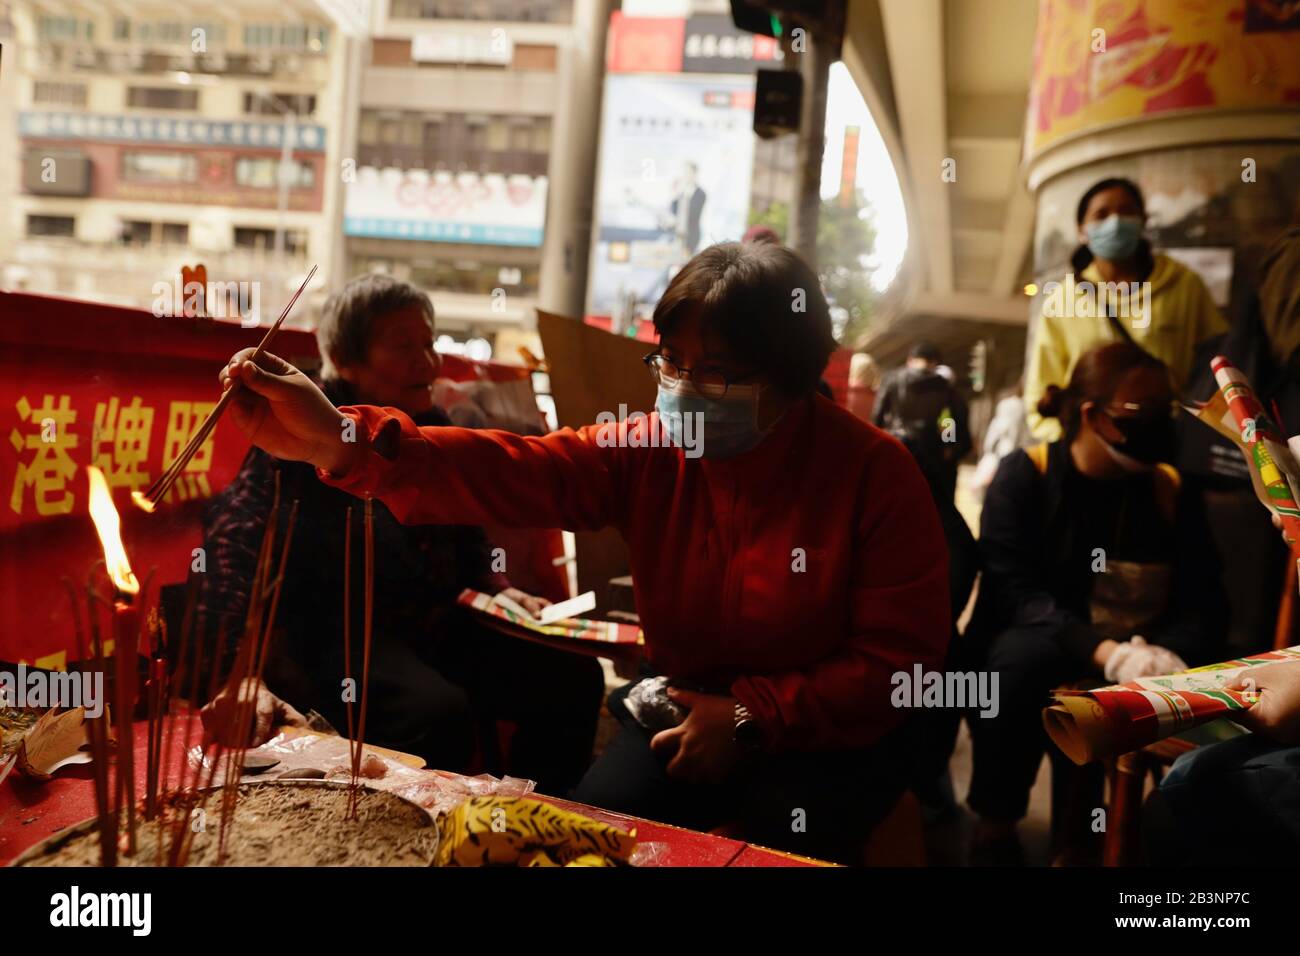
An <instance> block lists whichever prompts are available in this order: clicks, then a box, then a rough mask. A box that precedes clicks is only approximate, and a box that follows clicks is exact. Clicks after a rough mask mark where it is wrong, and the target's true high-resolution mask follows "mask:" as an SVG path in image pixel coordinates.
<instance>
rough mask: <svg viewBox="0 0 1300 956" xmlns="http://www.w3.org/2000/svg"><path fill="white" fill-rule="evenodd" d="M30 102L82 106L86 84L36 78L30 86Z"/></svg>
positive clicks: (84, 99)
mask: <svg viewBox="0 0 1300 956" xmlns="http://www.w3.org/2000/svg"><path fill="white" fill-rule="evenodd" d="M32 102H34V103H46V104H50V105H56V106H78V107H84V106H85V105H86V84H85V83H55V82H52V81H50V80H37V81H36V83H35V85H34V86H33V87H32Z"/></svg>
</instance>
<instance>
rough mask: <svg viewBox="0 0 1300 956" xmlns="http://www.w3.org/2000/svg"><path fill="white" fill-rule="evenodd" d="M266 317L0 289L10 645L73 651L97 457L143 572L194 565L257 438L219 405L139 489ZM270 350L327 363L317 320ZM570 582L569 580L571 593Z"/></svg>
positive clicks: (71, 656) (1, 593) (90, 563)
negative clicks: (140, 497) (160, 311)
mask: <svg viewBox="0 0 1300 956" xmlns="http://www.w3.org/2000/svg"><path fill="white" fill-rule="evenodd" d="M264 333H265V329H262V328H250V329H244V328H240V327H239V326H238V325H236V324H231V323H226V322H218V321H212V320H205V319H189V318H179V317H178V318H170V317H158V316H154V315H151V314H150V313H148V312H144V311H139V310H134V309H123V308H116V307H112V306H101V305H94V304H90V303H85V302H75V301H71V300H66V299H55V298H48V297H44V296H32V295H20V294H14V293H0V432H2V435H0V438H2V439H3V440H0V661H9V662H15V661H27V662H30V663H34V664H37V665H39V666H44V667H50V668H54V669H58V668H61V667H62V666H64V664H65V663H66V662H67V661H69V660H75V659H76V658H77V642H76V635H75V631H74V624H73V618H72V599H71V597H70V596H69V594H68V589H67V586H66V584H65V583H64V581H65V578H66V579H68V580H70V581H71V582H72V584H73V585H74V587H75V590H76V593H77V595H78V600H79V601H80V602H81V608H82V609H81V611H80V613H81V614H82V615H83V620H84V608H85V593H86V583H87V579H88V576H91V577H93V581H94V585H95V587H96V588H97V589H98V590H99V591H100V593H103V594H106V592H107V590H108V586H107V582H106V579H105V576H104V573H103V570H102V568H101V569H96V568H95V565H96V562H98V561H99V560H100V559H101V558H102V557H103V554H102V551H101V549H100V545H99V540H98V538H97V537H96V535H95V530H94V527H93V526H92V524H91V521H90V516H89V512H88V509H87V478H86V466H87V465H92V464H93V465H97V466H98V467H99V468H101V469H102V470H103V472H104V475H105V477H106V478H107V480H108V482H109V486H110V488H111V489H112V491H113V501H114V504H115V505H116V506H117V509H118V512H119V513H120V514H121V516H122V539H123V543H124V545H125V547H126V551H127V554H128V556H129V557H130V560H131V565H132V568H133V570H134V571H135V574H136V577H137V578H138V579H139V580H140V581H141V583H142V584H143V583H144V582H145V579H146V578H147V577H149V576H150V575H152V581H151V583H150V585H149V591H148V593H147V594H146V595H145V598H144V600H145V605H144V606H145V607H152V606H153V605H154V604H155V603H156V601H157V589H158V587H159V586H160V585H162V584H170V583H175V582H180V581H183V580H185V578H186V576H187V574H188V572H189V569H190V566H191V562H193V561H194V560H195V553H194V549H196V548H198V547H199V545H200V543H201V527H202V514H203V509H204V507H205V505H206V503H207V500H208V499H209V498H210V497H211V496H212V495H214V494H216V493H217V492H219V491H220V490H221V489H222V488H223V487H224V486H225V484H226V483H227V482H228V481H230V479H231V478H232V477H234V475H235V474H236V472H237V471H238V470H239V465H240V463H241V462H242V460H243V458H244V455H245V453H246V452H247V451H248V442H247V441H246V440H245V438H244V437H243V435H241V434H240V432H239V430H238V429H237V428H236V427H235V426H234V424H233V423H232V422H231V421H230V419H229V418H228V417H223V418H222V420H221V421H220V422H219V423H218V425H217V427H216V429H215V430H214V431H213V433H212V435H211V436H210V437H209V438H208V440H207V442H205V443H204V445H203V447H202V448H201V449H200V451H199V452H198V454H197V455H195V457H194V458H193V460H191V461H190V463H189V465H188V467H187V468H186V470H185V472H184V474H183V475H182V477H181V478H180V479H179V480H178V481H177V483H176V486H175V487H174V488H173V490H172V492H171V493H170V494H169V496H168V497H167V498H166V499H165V500H164V501H163V502H162V503H160V505H159V507H158V510H157V511H156V512H155V513H154V514H146V513H145V512H143V511H141V510H139V509H138V508H137V507H136V506H135V505H134V504H132V502H131V497H130V493H131V492H132V491H134V490H139V491H143V490H144V489H146V488H148V487H149V485H150V484H151V483H152V482H153V480H154V479H155V478H156V477H158V475H159V474H161V473H162V471H163V469H164V468H165V467H166V466H167V465H168V464H170V463H171V462H172V460H173V459H174V458H175V457H176V455H177V453H178V452H179V451H180V449H181V448H183V447H184V446H185V444H186V442H187V441H188V440H189V438H190V437H191V435H192V434H193V433H194V432H195V431H196V430H197V429H198V427H199V426H200V424H201V423H202V422H203V419H204V417H205V416H206V415H207V413H208V412H209V411H210V410H211V408H212V406H213V405H214V404H215V403H216V401H217V399H218V398H219V397H220V394H221V392H220V386H219V385H218V384H217V374H218V372H219V371H220V370H221V368H222V366H223V365H224V364H225V362H226V361H227V360H228V359H229V358H230V356H231V355H232V354H234V353H235V352H236V351H238V350H239V349H241V348H244V347H246V346H252V345H256V344H257V342H258V341H259V340H260V339H261V337H262V335H263V334H264ZM274 350H275V352H276V354H278V355H281V356H283V357H284V358H286V359H288V360H289V361H290V362H293V363H294V364H299V365H302V366H305V367H307V368H313V367H315V365H316V364H317V351H316V341H315V338H314V336H312V335H311V334H310V333H307V332H301V331H292V330H282V331H281V332H280V334H279V335H278V336H277V338H276V341H275V349H274ZM443 374H444V375H445V376H446V377H448V378H452V379H460V380H464V379H468V378H487V379H491V380H495V381H502V380H513V379H519V378H521V377H527V375H528V372H527V370H526V369H523V368H519V367H513V366H502V365H496V364H494V363H471V362H468V361H467V360H465V359H460V358H457V357H456V356H445V357H444V366H443ZM561 596H563V595H561Z"/></svg>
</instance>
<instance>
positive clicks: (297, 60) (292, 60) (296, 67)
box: [281, 53, 302, 76]
mask: <svg viewBox="0 0 1300 956" xmlns="http://www.w3.org/2000/svg"><path fill="white" fill-rule="evenodd" d="M281 65H282V67H283V68H284V72H286V73H291V74H293V75H295V76H296V75H297V74H299V73H301V72H302V57H300V56H298V54H296V53H291V54H289V55H288V56H286V57H285V58H284V59H283V60H282V61H281Z"/></svg>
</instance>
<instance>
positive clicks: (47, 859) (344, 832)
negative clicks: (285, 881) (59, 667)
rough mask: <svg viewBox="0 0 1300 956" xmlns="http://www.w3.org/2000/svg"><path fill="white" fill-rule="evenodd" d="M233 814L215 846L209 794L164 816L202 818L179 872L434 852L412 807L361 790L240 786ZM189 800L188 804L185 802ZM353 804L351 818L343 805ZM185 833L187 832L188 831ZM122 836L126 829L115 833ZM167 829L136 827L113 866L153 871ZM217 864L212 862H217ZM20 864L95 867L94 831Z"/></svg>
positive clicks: (415, 861)
mask: <svg viewBox="0 0 1300 956" xmlns="http://www.w3.org/2000/svg"><path fill="white" fill-rule="evenodd" d="M239 789H240V793H239V799H238V801H237V802H235V804H234V816H233V819H232V820H231V821H230V825H228V826H227V827H226V830H227V833H226V838H225V847H224V850H223V849H222V848H221V846H220V843H221V841H220V839H219V832H220V829H221V827H220V824H221V820H220V816H221V813H222V811H223V807H224V806H225V804H224V803H223V801H222V800H220V799H219V797H220V793H219V792H218V793H214V794H213V797H214V799H210V800H208V801H207V806H206V808H205V809H204V810H203V813H204V814H206V819H204V817H203V816H202V815H200V816H195V814H194V809H197V808H191V807H190V806H189V802H180V803H178V805H177V806H175V807H172V808H171V809H170V813H171V814H184V815H188V816H190V817H191V819H192V820H196V819H204V823H203V825H202V828H201V829H200V830H199V832H192V833H191V834H190V836H191V838H192V843H191V845H190V851H189V858H188V860H187V862H186V865H187V866H218V865H219V866H258V867H266V866H276V867H279V866H306V867H315V866H431V865H432V864H433V861H434V858H435V855H436V853H437V849H438V828H437V827H436V826H435V825H434V823H433V819H432V818H431V817H430V816H429V814H428V813H427V812H425V811H424V810H423V809H421V808H420V807H418V806H416V805H415V804H413V803H411V802H410V801H408V800H404V799H402V798H401V797H398V796H396V795H394V794H392V793H387V792H384V791H380V790H371V789H368V788H365V787H362V788H359V789H356V790H354V788H352V787H350V786H347V785H322V784H317V783H310V784H307V783H298V784H289V783H266V784H245V785H243V786H241V787H240V788H239ZM190 802H192V801H190ZM353 803H355V818H351V817H350V813H349V811H350V807H351V805H352V804H353ZM190 829H192V827H191V828H190ZM120 832H121V835H122V836H123V837H125V835H126V828H125V827H123V828H122V830H121V831H120ZM160 836H161V839H162V840H163V847H162V849H163V851H164V852H163V856H164V858H165V856H166V850H167V848H168V846H169V842H168V841H169V838H170V826H168V825H165V826H161V827H160V826H157V825H155V824H150V823H144V824H141V825H140V826H139V827H138V828H137V831H136V840H137V850H136V852H135V854H133V855H131V856H127V855H125V854H123V853H119V854H118V857H117V865H118V866H137V867H138V866H154V865H155V864H156V861H157V859H158V856H159V846H158V841H159V839H160ZM218 858H220V862H219V863H218ZM17 865H20V866H99V865H100V845H99V833H98V830H97V829H96V828H95V827H94V826H93V825H92V824H91V823H89V822H88V823H84V824H81V825H79V826H77V827H74V828H72V829H70V830H68V831H65V832H64V833H62V834H59V835H56V836H55V837H53V838H51V839H50V840H47V841H45V842H44V843H42V844H40V845H38V846H36V847H33V848H32V850H31V851H29V852H28V853H27V854H24V855H23V856H22V857H21V858H20V859H19V860H18V862H17Z"/></svg>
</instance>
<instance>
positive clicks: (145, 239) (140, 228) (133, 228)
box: [118, 219, 190, 246]
mask: <svg viewBox="0 0 1300 956" xmlns="http://www.w3.org/2000/svg"><path fill="white" fill-rule="evenodd" d="M159 238H161V240H162V243H163V245H167V246H183V245H187V244H188V243H189V239H190V227H189V224H188V223H184V222H150V221H149V220H147V219H128V220H126V221H125V222H123V223H122V229H121V232H120V233H118V239H119V240H120V241H121V243H122V244H123V245H126V246H148V245H152V244H154V243H156V242H158V240H159Z"/></svg>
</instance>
